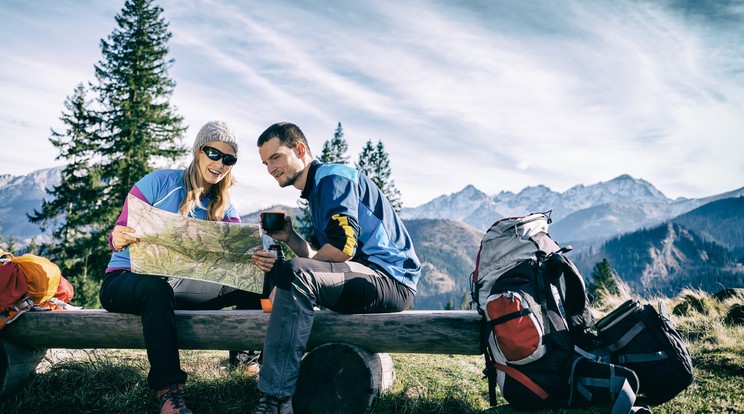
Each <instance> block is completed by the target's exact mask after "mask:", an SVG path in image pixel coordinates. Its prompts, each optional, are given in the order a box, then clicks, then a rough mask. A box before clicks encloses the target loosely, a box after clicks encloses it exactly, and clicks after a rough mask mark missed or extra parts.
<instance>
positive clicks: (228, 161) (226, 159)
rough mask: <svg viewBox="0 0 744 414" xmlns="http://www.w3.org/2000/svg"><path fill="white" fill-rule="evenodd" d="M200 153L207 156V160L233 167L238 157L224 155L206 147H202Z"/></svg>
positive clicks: (215, 149)
mask: <svg viewBox="0 0 744 414" xmlns="http://www.w3.org/2000/svg"><path fill="white" fill-rule="evenodd" d="M202 151H204V153H205V154H207V158H209V159H210V160H212V161H219V160H222V163H223V164H225V165H235V163H236V162H238V157H236V156H234V155H230V154H225V153H224V152H222V151H220V150H218V149H217V148H212V147H209V146H207V145H205V146H203V147H202Z"/></svg>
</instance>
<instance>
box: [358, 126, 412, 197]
mask: <svg viewBox="0 0 744 414" xmlns="http://www.w3.org/2000/svg"><path fill="white" fill-rule="evenodd" d="M356 168H357V169H358V170H359V171H361V172H363V173H364V174H365V175H367V177H369V178H370V179H371V180H372V181H373V182H374V183H375V184H376V185H377V186H378V187H380V190H381V191H382V193H383V194H384V195H385V197H387V199H388V201H390V204H392V205H393V208H394V209H395V211H397V212H400V209H401V208H402V207H403V202H402V201H401V196H400V191H399V190H398V188H396V187H395V181H393V180H391V179H390V175H391V174H392V171H391V168H390V157H389V156H388V153H387V152H386V151H385V146H384V145H383V144H382V141H378V142H377V146H373V145H372V140H371V139H370V140H367V143H366V144H365V146H364V148H362V152H361V153H360V154H359V161H358V162H357V163H356Z"/></svg>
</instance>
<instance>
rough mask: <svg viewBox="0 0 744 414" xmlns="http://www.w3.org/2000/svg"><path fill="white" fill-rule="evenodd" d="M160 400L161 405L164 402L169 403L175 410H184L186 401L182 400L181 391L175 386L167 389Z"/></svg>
mask: <svg viewBox="0 0 744 414" xmlns="http://www.w3.org/2000/svg"><path fill="white" fill-rule="evenodd" d="M160 398H161V400H162V402H163V404H165V402H166V401H170V402H171V404H173V408H176V409H179V408H184V407H185V406H186V400H185V399H184V398H183V391H181V390H180V389H179V388H178V385H177V384H173V385H171V386H170V389H168V391H166V393H165V394H163V396H162V397H160Z"/></svg>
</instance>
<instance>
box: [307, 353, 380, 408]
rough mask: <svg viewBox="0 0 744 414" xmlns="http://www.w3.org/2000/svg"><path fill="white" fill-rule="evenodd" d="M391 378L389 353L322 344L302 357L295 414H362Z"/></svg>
mask: <svg viewBox="0 0 744 414" xmlns="http://www.w3.org/2000/svg"><path fill="white" fill-rule="evenodd" d="M394 380H395V368H394V366H393V360H392V358H391V357H390V355H389V354H380V353H371V352H367V351H365V350H364V349H362V348H360V347H358V346H356V345H352V344H347V343H330V344H325V345H321V346H319V347H317V348H315V349H313V350H312V351H310V352H309V353H308V354H307V355H305V358H303V359H302V364H301V366H300V373H299V378H298V380H297V389H296V391H295V394H294V397H293V405H294V407H295V412H296V413H337V414H341V413H349V414H360V413H365V412H367V410H369V407H370V406H371V405H372V402H373V401H374V399H375V397H377V395H379V394H380V393H381V392H383V391H386V390H387V389H389V388H390V387H391V386H392V385H393V381H394Z"/></svg>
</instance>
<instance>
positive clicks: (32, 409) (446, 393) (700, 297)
mask: <svg viewBox="0 0 744 414" xmlns="http://www.w3.org/2000/svg"><path fill="white" fill-rule="evenodd" d="M621 301H622V299H621V298H614V299H611V300H610V302H608V303H605V304H603V305H602V306H601V307H598V308H597V309H596V313H597V314H602V313H606V312H607V311H608V310H610V309H612V308H613V307H614V306H616V305H617V304H619V303H620V302H621ZM665 302H666V303H667V306H668V308H669V309H670V310H673V314H674V320H675V323H676V324H677V327H678V329H679V331H680V332H681V333H682V334H683V336H684V337H685V338H686V340H687V341H688V344H689V349H690V351H691V354H692V357H693V361H694V364H695V374H696V379H695V383H694V384H693V385H692V386H691V387H690V388H688V389H687V390H685V391H684V392H683V393H682V394H680V395H678V396H677V397H676V398H675V399H673V400H672V401H670V402H667V403H665V404H663V405H661V406H657V407H653V412H654V413H737V412H744V393H742V392H741V391H742V390H744V326H743V325H742V320H741V318H742V317H741V315H739V316H738V317H737V316H736V312H737V309H738V312H741V299H739V300H738V301H737V300H735V299H728V300H726V301H724V302H719V301H717V300H715V299H713V298H711V297H710V296H708V295H706V294H704V293H700V292H689V291H688V292H685V293H684V294H683V295H681V296H679V297H677V298H675V299H673V300H669V299H665ZM724 321H728V322H724ZM737 321H738V322H737ZM182 359H183V365H184V369H185V370H186V371H187V372H188V373H189V375H190V380H189V383H188V385H187V401H188V402H189V407H190V408H191V409H192V410H194V411H195V412H197V413H202V414H208V413H215V414H217V413H219V414H226V413H227V414H229V413H242V412H249V411H250V409H251V408H252V407H253V405H254V404H255V402H256V399H257V395H258V392H257V390H256V377H255V376H251V375H249V374H247V373H245V372H244V371H242V370H240V369H227V368H226V359H227V352H225V351H183V352H182ZM393 360H394V362H395V368H396V380H395V383H394V384H393V387H392V388H391V389H390V390H389V391H388V392H387V393H386V394H384V395H382V396H381V397H380V398H379V399H378V400H377V401H376V402H375V404H374V406H373V408H372V413H375V414H383V413H406V414H418V413H442V414H445V413H446V414H458V413H463V414H470V413H512V412H516V411H514V410H512V409H511V408H510V407H509V406H508V404H507V403H506V401H504V400H503V399H501V398H499V401H498V405H497V407H495V408H489V407H488V395H487V389H486V382H485V381H484V380H482V378H481V377H482V375H481V370H482V368H483V366H482V365H483V360H482V358H481V357H479V356H450V355H420V354H393ZM146 374H147V362H146V359H145V354H144V352H143V351H131V350H97V351H84V352H76V353H74V354H72V356H71V357H68V358H64V359H63V360H62V361H58V362H53V364H52V365H51V367H49V366H48V367H46V369H44V370H42V372H41V373H40V374H39V375H37V376H35V377H34V378H33V379H32V380H31V381H29V382H28V384H26V386H25V387H24V388H23V389H22V390H20V391H19V392H17V393H16V394H14V395H11V396H9V397H8V398H5V399H4V400H2V401H0V412H1V413H5V414H16V413H17V414H29V413H41V412H54V413H60V414H64V413H76V414H77V413H138V414H140V413H155V412H157V406H156V403H155V398H154V397H153V394H152V392H151V391H150V390H148V389H147V387H146V381H145V378H146ZM560 412H563V413H606V412H608V407H596V408H592V409H590V410H575V409H572V410H562V411H560ZM537 413H544V412H540V411H538V412H537Z"/></svg>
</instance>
